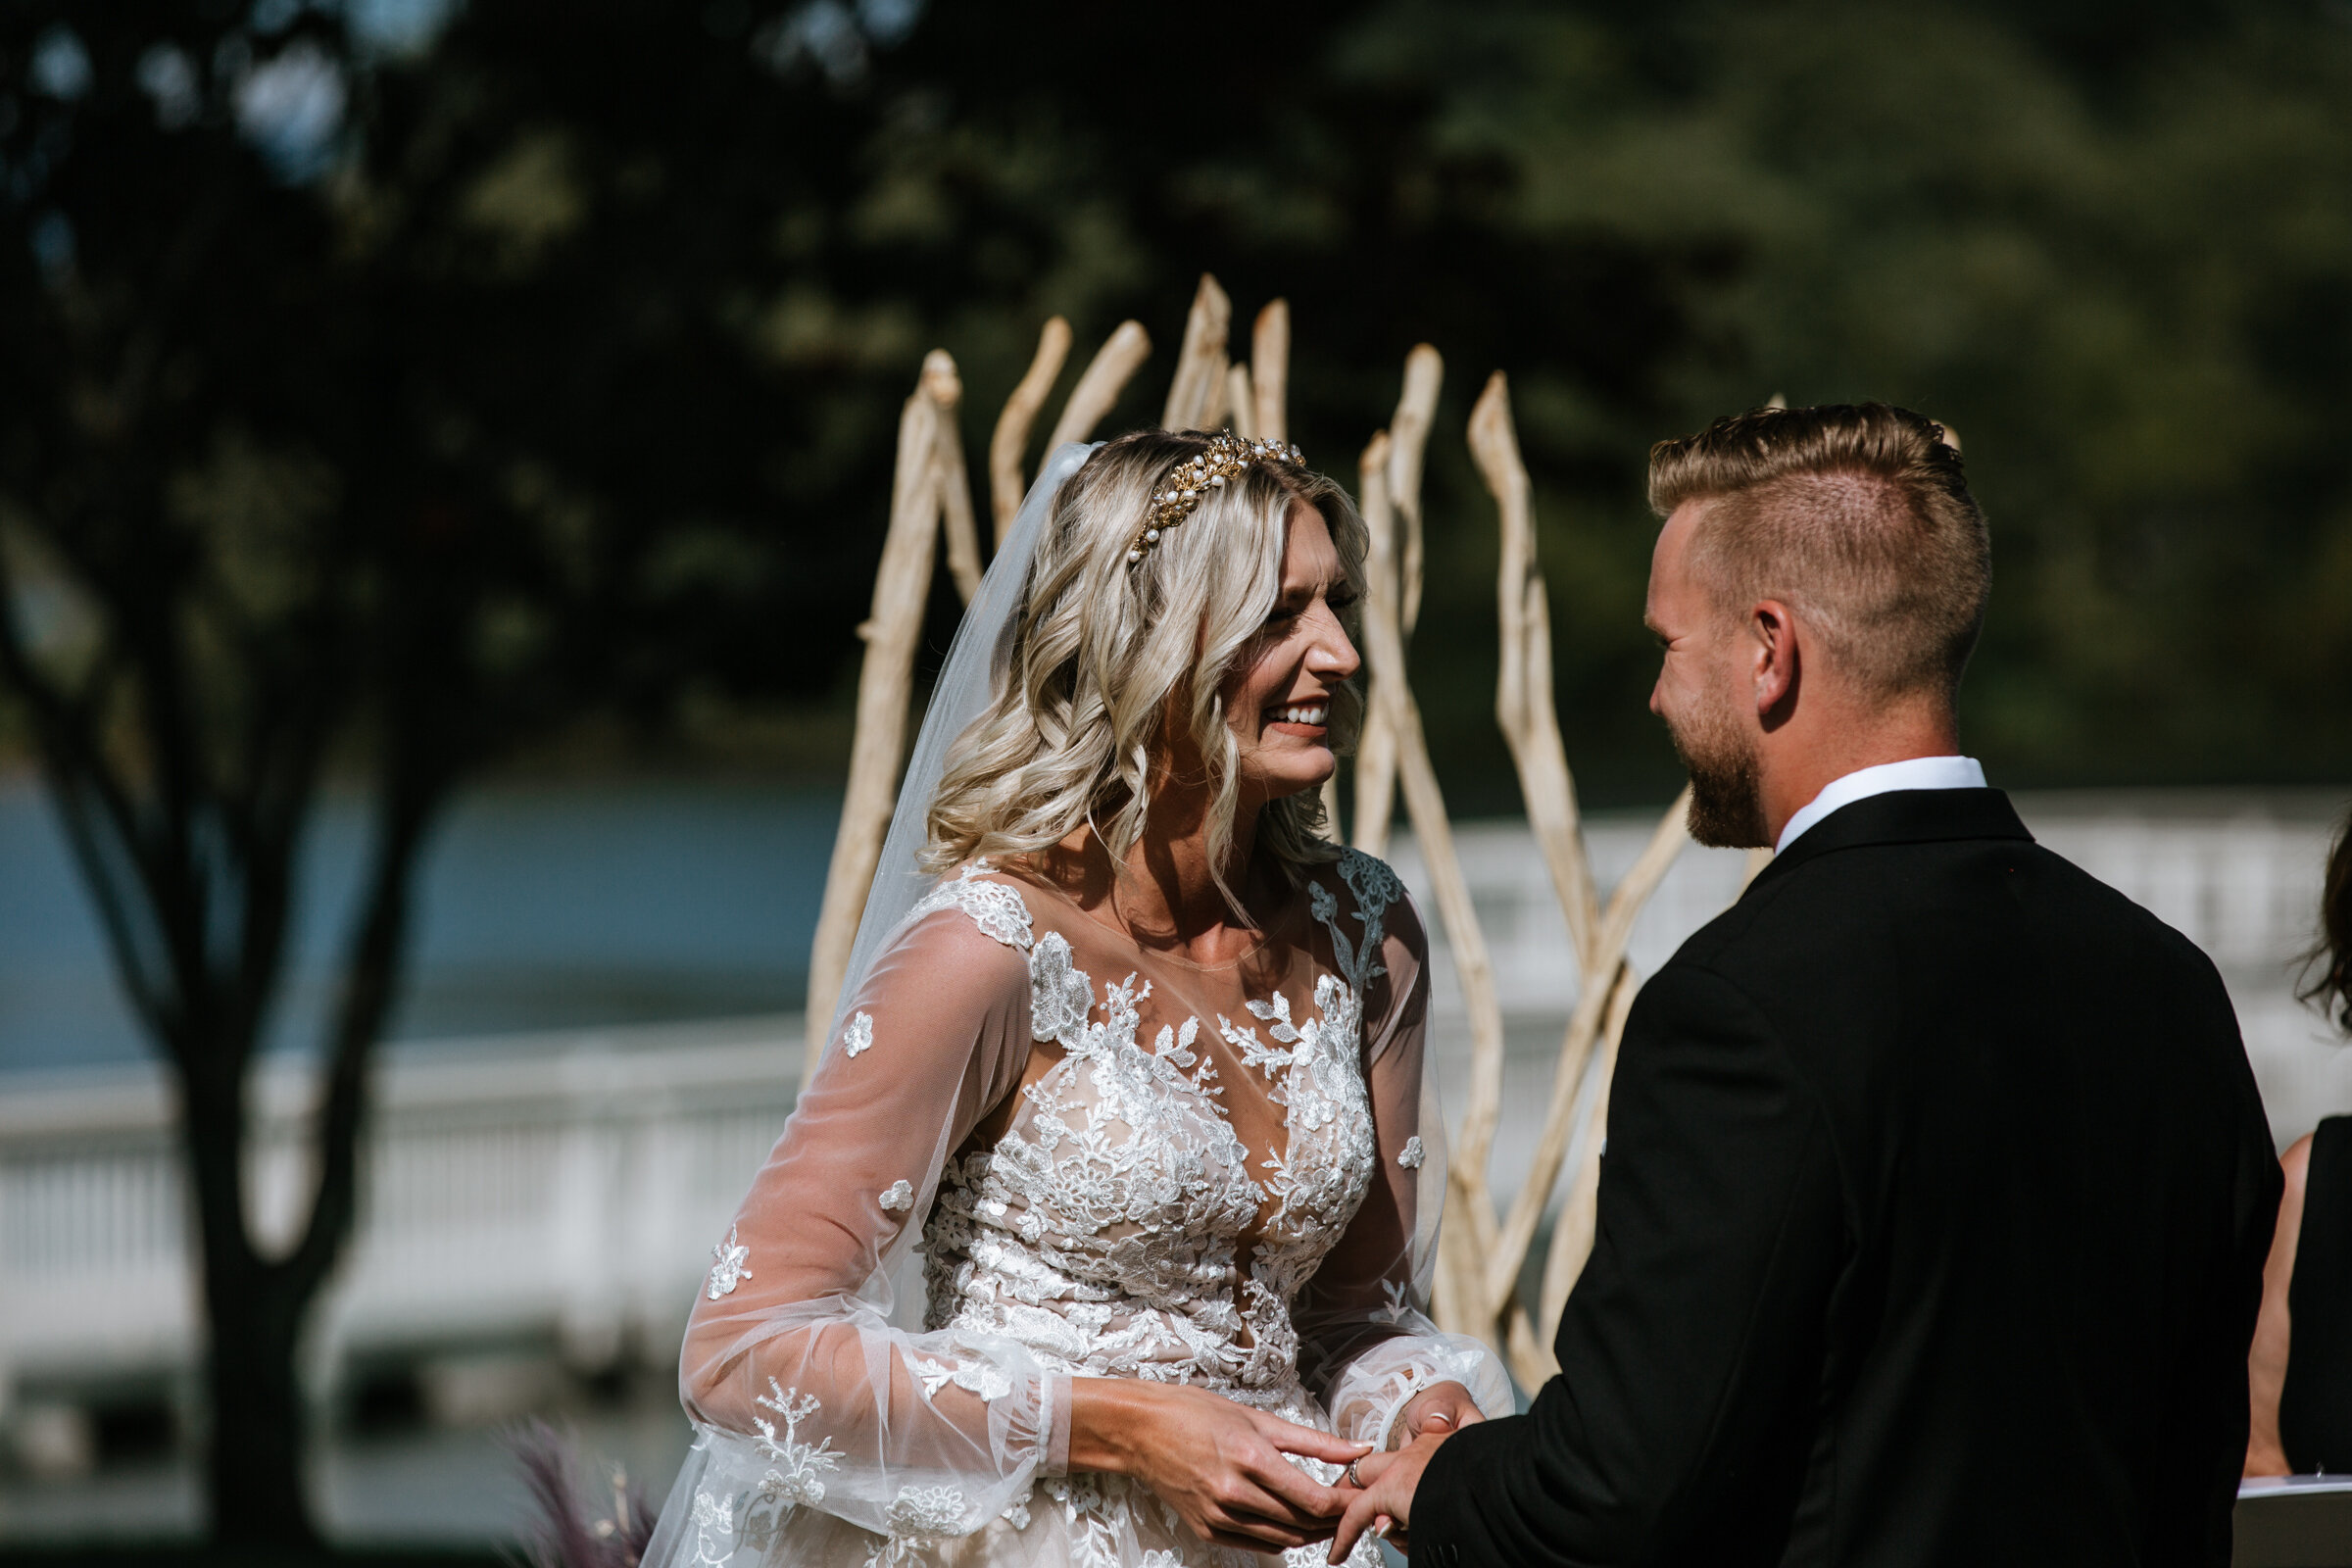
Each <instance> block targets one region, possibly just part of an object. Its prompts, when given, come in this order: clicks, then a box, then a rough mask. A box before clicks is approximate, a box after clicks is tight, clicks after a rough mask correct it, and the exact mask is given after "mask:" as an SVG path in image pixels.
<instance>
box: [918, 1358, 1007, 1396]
mask: <svg viewBox="0 0 2352 1568" xmlns="http://www.w3.org/2000/svg"><path fill="white" fill-rule="evenodd" d="M913 1365H914V1375H915V1376H916V1377H918V1378H920V1379H922V1383H923V1395H924V1397H926V1398H931V1397H937V1396H938V1394H939V1391H940V1390H941V1389H943V1388H945V1387H947V1386H948V1385H949V1384H951V1383H953V1384H955V1385H956V1387H957V1388H959V1389H968V1390H970V1391H971V1392H972V1393H974V1394H977V1395H978V1396H980V1398H981V1401H982V1402H983V1403H988V1404H993V1403H995V1402H996V1401H997V1400H999V1399H1002V1398H1003V1397H1005V1396H1006V1395H1007V1394H1010V1393H1011V1392H1012V1375H1011V1374H1010V1373H1008V1372H1006V1371H1005V1369H1004V1368H1002V1367H999V1366H995V1365H992V1364H990V1363H989V1362H987V1361H967V1362H965V1363H964V1364H962V1365H961V1366H949V1365H948V1364H947V1363H946V1362H944V1361H916V1362H914V1363H913Z"/></svg>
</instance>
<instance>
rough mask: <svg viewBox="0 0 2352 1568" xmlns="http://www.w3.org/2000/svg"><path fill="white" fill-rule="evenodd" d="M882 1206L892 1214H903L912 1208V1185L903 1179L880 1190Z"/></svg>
mask: <svg viewBox="0 0 2352 1568" xmlns="http://www.w3.org/2000/svg"><path fill="white" fill-rule="evenodd" d="M881 1201H882V1206H883V1207H884V1208H887V1209H889V1210H890V1211H891V1212H892V1213H894V1214H904V1213H906V1212H907V1210H908V1209H910V1208H912V1207H913V1206H914V1183H912V1182H910V1181H908V1180H907V1179H906V1178H905V1177H903V1176H902V1177H901V1178H899V1179H898V1180H897V1181H895V1182H892V1183H891V1184H890V1185H889V1186H888V1187H885V1188H884V1189H882V1200H881Z"/></svg>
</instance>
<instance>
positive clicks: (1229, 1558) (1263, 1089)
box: [646, 852, 1510, 1568]
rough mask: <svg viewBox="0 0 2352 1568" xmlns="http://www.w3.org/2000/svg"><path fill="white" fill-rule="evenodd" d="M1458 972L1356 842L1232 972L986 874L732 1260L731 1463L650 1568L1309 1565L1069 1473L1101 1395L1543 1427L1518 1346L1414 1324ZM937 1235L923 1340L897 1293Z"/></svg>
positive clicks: (945, 897)
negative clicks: (1517, 1392) (1470, 1415)
mask: <svg viewBox="0 0 2352 1568" xmlns="http://www.w3.org/2000/svg"><path fill="white" fill-rule="evenodd" d="M1425 956H1426V950H1425V946H1424V941H1423V936H1422V932H1421V929H1420V926H1419V922H1418V921H1417V919H1416V918H1415V917H1414V915H1413V913H1412V910H1411V908H1410V906H1409V905H1407V904H1406V903H1405V902H1404V899H1403V894H1402V890H1401V888H1400V887H1399V886H1398V884H1397V879H1396V876H1395V875H1394V873H1392V872H1391V871H1390V870H1389V868H1388V867H1387V866H1386V865H1384V864H1382V863H1381V862H1380V861H1378V860H1375V859H1372V858H1368V857H1365V856H1361V855H1357V854H1354V853H1352V852H1350V853H1348V855H1347V856H1346V857H1345V858H1342V859H1341V860H1339V861H1338V862H1337V863H1335V864H1333V865H1329V866H1325V867H1322V868H1320V870H1318V872H1317V873H1316V874H1315V875H1314V876H1313V877H1312V878H1311V879H1310V880H1308V881H1307V882H1306V883H1305V884H1304V885H1303V886H1302V887H1301V888H1300V889H1299V893H1298V895H1297V896H1296V897H1295V898H1294V899H1293V900H1292V902H1291V905H1290V907H1288V908H1287V909H1286V910H1285V911H1284V913H1283V914H1281V915H1280V916H1278V917H1277V918H1275V919H1273V920H1272V921H1270V922H1269V926H1268V929H1267V932H1266V936H1265V940H1264V941H1263V942H1262V943H1260V944H1259V945H1258V946H1257V947H1256V948H1255V949H1254V950H1253V951H1251V952H1250V953H1249V954H1248V955H1246V956H1244V957H1243V958H1241V959H1240V960H1238V961H1236V962H1233V963H1230V964H1224V965H1218V966H1201V965H1196V964H1191V963H1188V962H1185V961H1184V960H1182V959H1180V958H1177V957H1174V956H1169V955H1167V954H1164V953H1160V952H1156V951H1151V950H1146V949H1144V948H1141V947H1139V946H1138V945H1137V944H1136V943H1135V942H1134V941H1133V940H1132V939H1131V938H1130V937H1128V936H1127V935H1126V934H1125V933H1124V932H1123V931H1120V930H1117V929H1114V928H1113V927H1111V926H1109V925H1107V924H1105V923H1103V921H1102V920H1100V919H1098V918H1097V917H1096V915H1095V914H1094V913H1090V912H1089V911H1087V910H1085V909H1081V908H1080V907H1077V906H1076V905H1075V904H1073V903H1072V902H1070V900H1069V899H1068V898H1066V897H1064V896H1063V895H1062V894H1061V893H1060V892H1058V891H1056V890H1054V889H1053V888H1050V887H1047V886H1043V885H1040V884H1038V883H1035V882H1031V881H1028V880H1023V879H1018V878H1015V877H1012V876H1009V875H1005V874H1003V873H1001V872H997V871H993V870H990V869H989V868H987V867H986V866H985V865H983V866H980V867H976V868H974V869H972V870H969V871H967V872H965V873H964V874H963V875H962V876H960V877H956V878H951V879H950V880H949V881H947V882H946V883H945V884H944V885H943V886H942V887H941V888H940V889H939V890H938V891H936V892H935V893H933V894H932V895H931V896H930V897H929V898H927V899H926V900H924V901H923V902H922V903H921V904H919V905H917V906H916V907H915V910H914V912H913V913H912V914H911V915H910V916H908V917H907V920H906V921H905V922H904V923H902V925H901V926H900V927H899V930H898V932H897V934H896V936H895V937H894V938H893V939H892V940H891V941H890V943H889V944H888V946H887V947H886V948H885V949H884V951H883V952H882V954H881V956H880V957H879V959H878V960H877V961H876V962H875V963H874V965H873V966H872V968H871V970H870V971H869V972H868V974H867V976H866V979H865V982H864V984H863V985H862V986H861V987H860V988H859V991H858V995H857V996H856V997H855V998H854V999H853V1001H852V1003H851V1005H850V1006H849V1007H848V1008H847V1009H845V1011H844V1014H843V1016H844V1018H845V1020H846V1021H845V1023H844V1024H843V1025H842V1027H841V1029H840V1031H839V1036H838V1038H837V1040H836V1041H835V1042H834V1043H833V1045H832V1049H830V1050H829V1051H827V1052H826V1053H825V1054H824V1057H823V1059H822V1061H821V1062H820V1063H819V1064H818V1066H817V1068H816V1070H815V1072H814V1073H813V1074H812V1075H811V1076H810V1078H809V1082H808V1084H807V1086H806V1087H805V1089H804V1091H803V1093H802V1096H801V1099H800V1102H799V1104H798V1106H797V1108H796V1109H795V1111H794V1114H793V1117H792V1119H791V1121H790V1123H789V1124H788V1125H787V1127H786V1129H785V1132H784V1136H783V1139H782V1141H781V1142H780V1143H779V1144H778V1145H777V1147H776V1150H775V1152H774V1153H773V1154H772V1155H771V1156H770V1158H769V1159H768V1162H767V1164H766V1165H765V1166H764V1167H763V1168H762V1170H761V1171H760V1176H759V1179H758V1181H757V1182H756V1184H755V1185H754V1186H753V1188H752V1192H751V1196H750V1197H749V1198H748V1199H747V1200H746V1201H745V1202H744V1205H743V1208H742V1210H741V1212H740V1214H739V1215H738V1217H737V1220H736V1223H735V1225H734V1227H733V1228H732V1229H731V1230H730V1231H729V1232H728V1234H727V1236H726V1237H725V1239H724V1240H723V1241H721V1242H720V1244H719V1246H718V1248H717V1250H716V1253H715V1257H716V1261H715V1263H714V1265H713V1267H712V1268H711V1273H710V1276H709V1279H708V1281H707V1282H706V1285H705V1288H704V1291H703V1293H702V1297H701V1299H699V1300H698V1301H697V1302H696V1307H695V1313H694V1318H693V1322H692V1325H691V1327H690V1328H689V1330H688V1334H687V1340H686V1348H685V1358H684V1363H683V1368H682V1382H683V1387H684V1390H685V1397H686V1402H687V1408H688V1413H689V1414H690V1415H691V1416H692V1417H693V1419H694V1422H695V1425H696V1428H697V1433H698V1438H697V1442H696V1445H695V1448H694V1451H693V1452H692V1453H691V1454H690V1455H689V1456H688V1459H687V1464H686V1469H685V1471H684V1473H683V1474H682V1475H681V1476H680V1478H679V1482H678V1485H677V1488H676V1490H675V1491H674V1492H673V1493H672V1495H671V1501H670V1505H669V1506H668V1508H667V1509H665V1510H664V1512H663V1516H662V1527H661V1530H660V1532H659V1533H658V1534H657V1536H656V1538H655V1541H654V1545H653V1549H652V1550H651V1551H649V1553H648V1555H647V1559H646V1560H647V1562H648V1564H650V1565H653V1568H685V1565H715V1564H722V1563H734V1564H744V1565H751V1564H759V1565H762V1568H768V1565H780V1564H818V1563H822V1564H827V1565H833V1564H853V1565H855V1564H875V1565H879V1564H911V1563H925V1564H957V1565H981V1564H1021V1565H1039V1568H1113V1565H1117V1568H1179V1565H1191V1564H1220V1565H1223V1564H1245V1563H1265V1562H1270V1561H1274V1560H1277V1559H1276V1558H1273V1557H1261V1556H1258V1555H1256V1554H1253V1553H1248V1552H1241V1551H1233V1550H1228V1549H1224V1548H1220V1547H1216V1546H1211V1545H1208V1544H1203V1543H1202V1542H1201V1541H1200V1540H1199V1539H1198V1538H1197V1537H1195V1536H1194V1535H1193V1534H1192V1533H1191V1531H1190V1530H1188V1529H1187V1528H1186V1527H1185V1526H1184V1525H1183V1524H1182V1523H1181V1522H1180V1521H1179V1520H1178V1519H1177V1518H1176V1516H1175V1515H1174V1513H1173V1511H1172V1510H1170V1509H1169V1508H1167V1507H1166V1506H1165V1505H1164V1504H1163V1503H1162V1502H1161V1501H1160V1500H1159V1499H1158V1498H1157V1497H1156V1496H1154V1495H1152V1493H1151V1492H1150V1491H1149V1490H1148V1489H1146V1488H1144V1487H1142V1486H1141V1485H1140V1484H1136V1483H1132V1482H1130V1481H1128V1480H1126V1479H1124V1478H1121V1477H1116V1476H1110V1475H1096V1474H1085V1473H1076V1474H1074V1473H1071V1472H1069V1470H1068V1469H1067V1456H1068V1450H1069V1420H1068V1412H1069V1389H1070V1381H1071V1379H1072V1378H1074V1377H1122V1378H1147V1379H1152V1380H1154V1381H1161V1382H1181V1383H1189V1384H1192V1385H1194V1386H1196V1387H1200V1388H1205V1389H1211V1390H1214V1391H1216V1392H1217V1393H1219V1394H1221V1395H1224V1396H1225V1397H1229V1398H1232V1399H1235V1400H1237V1401H1240V1402H1241V1403H1244V1404H1247V1405H1250V1406H1251V1407H1252V1408H1255V1409H1260V1410H1266V1411H1271V1412H1273V1413H1274V1414H1277V1415H1279V1416H1282V1417H1283V1418H1285V1419H1287V1420H1291V1421H1296V1422H1299V1423H1302V1424H1306V1425H1311V1426H1315V1427H1319V1428H1324V1429H1327V1430H1335V1431H1337V1432H1339V1433H1340V1434H1342V1435H1343V1436H1346V1437H1350V1438H1358V1439H1364V1440H1369V1441H1372V1442H1375V1443H1378V1442H1382V1441H1384V1440H1385V1439H1386V1437H1387V1436H1388V1432H1389V1428H1390V1425H1391V1422H1392V1420H1393V1418H1394V1417H1395V1415H1396V1413H1397V1410H1398V1409H1399V1408H1400V1407H1401V1406H1402V1405H1403V1403H1404V1402H1405V1400H1406V1399H1408V1398H1409V1397H1411V1396H1412V1394H1413V1393H1414V1392H1415V1391H1416V1390H1418V1389H1420V1388H1422V1387H1425V1386H1427V1385H1429V1384H1431V1383H1434V1382H1439V1381H1443V1380H1446V1379H1456V1380H1459V1381H1461V1382H1463V1383H1465V1384H1467V1385H1468V1386H1469V1388H1470V1389H1471V1391H1472V1393H1473V1396H1474V1397H1476V1398H1477V1399H1478V1401H1479V1403H1480V1404H1481V1406H1482V1407H1483V1408H1485V1409H1486V1410H1487V1411H1488V1412H1489V1413H1491V1414H1500V1413H1505V1412H1507V1410H1508V1408H1509V1403H1510V1392H1509V1384H1508V1382H1507V1380H1506V1379H1505V1378H1504V1377H1503V1374H1502V1370H1501V1368H1500V1366H1499V1365H1498V1364H1497V1363H1496V1362H1495V1359H1494V1357H1493V1356H1492V1355H1490V1354H1489V1353H1488V1352H1487V1351H1486V1350H1485V1348H1483V1347H1481V1346H1480V1345H1479V1344H1478V1343H1477V1342H1475V1341H1472V1340H1467V1339H1460V1338H1455V1337H1449V1336H1446V1335H1442V1334H1439V1333H1438V1332H1437V1331H1436V1329H1435V1328H1434V1327H1433V1326H1432V1325H1431V1324H1430V1323H1429V1321H1428V1320H1427V1319H1426V1318H1425V1317H1423V1316H1422V1315H1421V1314H1420V1312H1419V1311H1417V1310H1416V1309H1415V1307H1414V1304H1413V1302H1412V1300H1411V1294H1412V1288H1413V1287H1412V1266H1413V1252H1414V1240H1415V1226H1416V1218H1417V1202H1418V1194H1417V1187H1418V1184H1419V1176H1420V1174H1421V1167H1422V1165H1423V1161H1424V1150H1423V1141H1422V1138H1421V1136H1420V1117H1421V1107H1422V1085H1421V1067H1422V1034H1423V1018H1424V1014H1425V1012H1426V1007H1427V993H1428V986H1427V983H1426V978H1425V974H1424V959H1425ZM917 1232H919V1246H920V1250H921V1253H922V1277H923V1281H924V1285H925V1294H926V1297H927V1308H928V1309H927V1313H926V1315H925V1318H924V1320H923V1328H922V1329H921V1330H920V1331H919V1332H917V1331H912V1330H910V1329H902V1328H898V1327H894V1326H893V1324H892V1321H891V1318H890V1315H889V1314H890V1299H889V1297H890V1291H889V1287H888V1281H889V1280H890V1279H891V1277H892V1275H893V1272H894V1269H895V1268H896V1266H897V1265H898V1264H899V1263H900V1262H902V1261H904V1260H905V1258H906V1255H907V1250H908V1248H909V1247H910V1246H911V1245H913V1244H915V1243H916V1242H917V1240H918V1236H917V1235H916V1234H913V1233H917ZM1297 1462H1299V1463H1300V1464H1301V1465H1302V1466H1303V1467H1305V1468H1307V1469H1308V1470H1309V1471H1310V1472H1311V1473H1314V1474H1316V1475H1318V1476H1320V1477H1322V1478H1324V1479H1330V1478H1331V1477H1332V1476H1333V1475H1334V1474H1336V1472H1335V1471H1334V1469H1333V1468H1332V1467H1330V1466H1326V1465H1321V1464H1319V1463H1316V1462H1314V1461H1304V1460H1301V1461H1297ZM1289 1555H1290V1557H1291V1558H1292V1559H1293V1560H1295V1561H1296V1562H1297V1563H1299V1564H1305V1563H1310V1562H1314V1563H1319V1562H1321V1561H1322V1555H1323V1548H1321V1547H1308V1548H1304V1549H1301V1550H1300V1551H1298V1552H1294V1553H1291V1554H1289ZM1378 1560H1379V1559H1378V1557H1377V1554H1376V1551H1375V1548H1374V1547H1373V1546H1372V1545H1371V1544H1369V1543H1366V1544H1364V1545H1363V1546H1362V1547H1360V1548H1359V1550H1358V1552H1357V1555H1356V1557H1355V1559H1354V1561H1356V1562H1359V1563H1375V1562H1377V1561H1378Z"/></svg>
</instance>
